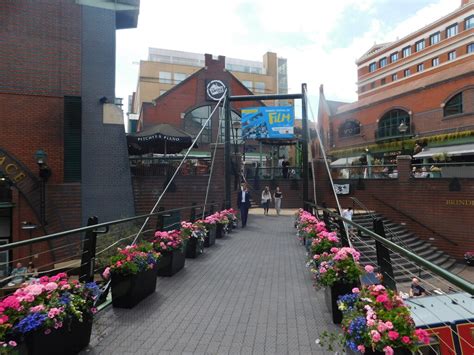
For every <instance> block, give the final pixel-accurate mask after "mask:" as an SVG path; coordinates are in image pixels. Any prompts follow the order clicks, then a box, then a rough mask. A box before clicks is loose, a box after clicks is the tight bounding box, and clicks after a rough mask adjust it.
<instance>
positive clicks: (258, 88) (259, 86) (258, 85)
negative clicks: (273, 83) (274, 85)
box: [255, 81, 265, 94]
mask: <svg viewBox="0 0 474 355" xmlns="http://www.w3.org/2000/svg"><path fill="white" fill-rule="evenodd" d="M255 92H256V93H259V94H264V93H265V83H263V82H261V81H256V82H255Z"/></svg>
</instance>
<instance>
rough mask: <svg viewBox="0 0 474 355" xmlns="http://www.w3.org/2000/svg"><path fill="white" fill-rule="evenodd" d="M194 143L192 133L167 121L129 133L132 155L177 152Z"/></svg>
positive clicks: (128, 142)
mask: <svg viewBox="0 0 474 355" xmlns="http://www.w3.org/2000/svg"><path fill="white" fill-rule="evenodd" d="M192 143H193V137H192V136H191V135H190V134H188V133H186V132H184V131H182V130H180V129H177V128H175V127H173V126H171V125H169V124H166V123H162V124H157V125H155V126H153V127H150V128H147V129H145V130H143V131H141V132H138V133H131V134H128V135H127V145H128V153H129V154H130V155H142V154H149V153H151V154H153V153H155V154H164V155H166V154H176V153H179V152H181V151H182V150H183V149H186V148H189V147H190V146H191V144H192Z"/></svg>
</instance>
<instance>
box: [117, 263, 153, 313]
mask: <svg viewBox="0 0 474 355" xmlns="http://www.w3.org/2000/svg"><path fill="white" fill-rule="evenodd" d="M156 269H157V268H156V267H154V268H153V269H150V270H146V271H142V272H139V273H138V274H136V275H127V276H122V275H112V305H113V306H114V307H118V308H133V307H135V306H136V305H137V304H138V303H140V301H141V300H143V299H145V298H146V297H147V296H149V295H151V294H152V293H153V292H155V289H156Z"/></svg>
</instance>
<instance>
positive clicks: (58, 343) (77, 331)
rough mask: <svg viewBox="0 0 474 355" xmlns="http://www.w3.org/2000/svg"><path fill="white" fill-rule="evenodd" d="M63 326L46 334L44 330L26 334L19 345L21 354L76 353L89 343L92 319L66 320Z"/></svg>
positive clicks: (50, 354)
mask: <svg viewBox="0 0 474 355" xmlns="http://www.w3.org/2000/svg"><path fill="white" fill-rule="evenodd" d="M64 323H65V324H64V325H63V327H61V328H59V329H56V330H53V331H51V333H50V334H48V335H46V334H44V330H41V331H39V330H38V331H35V332H32V333H28V334H26V335H25V338H24V342H23V344H20V345H19V347H18V350H19V354H20V355H74V354H78V353H79V352H81V350H83V349H84V348H85V347H86V346H87V345H89V342H90V339H91V332H92V319H89V320H84V321H83V322H79V321H77V320H73V321H72V322H67V323H66V322H64Z"/></svg>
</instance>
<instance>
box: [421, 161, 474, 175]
mask: <svg viewBox="0 0 474 355" xmlns="http://www.w3.org/2000/svg"><path fill="white" fill-rule="evenodd" d="M412 168H413V169H414V171H413V173H412V177H413V178H416V179H423V178H425V179H426V178H431V179H439V178H448V179H449V178H474V162H453V163H451V162H433V163H424V164H412Z"/></svg>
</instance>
